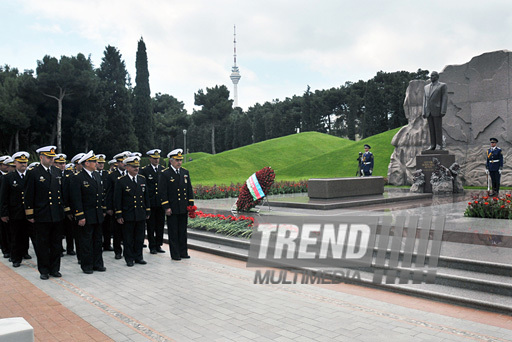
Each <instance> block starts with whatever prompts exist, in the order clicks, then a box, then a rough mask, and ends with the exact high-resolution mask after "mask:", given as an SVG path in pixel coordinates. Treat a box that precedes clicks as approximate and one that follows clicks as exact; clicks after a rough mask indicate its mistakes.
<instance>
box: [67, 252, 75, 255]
mask: <svg viewBox="0 0 512 342" xmlns="http://www.w3.org/2000/svg"><path fill="white" fill-rule="evenodd" d="M66 254H67V255H76V252H75V251H68V252H67V253H66Z"/></svg>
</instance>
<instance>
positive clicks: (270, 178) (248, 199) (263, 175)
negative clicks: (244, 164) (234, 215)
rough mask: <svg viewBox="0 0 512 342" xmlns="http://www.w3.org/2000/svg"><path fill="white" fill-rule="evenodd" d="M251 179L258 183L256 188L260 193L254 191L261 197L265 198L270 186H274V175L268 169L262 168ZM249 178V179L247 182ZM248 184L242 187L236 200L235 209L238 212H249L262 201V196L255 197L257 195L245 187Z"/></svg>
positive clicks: (272, 171)
mask: <svg viewBox="0 0 512 342" xmlns="http://www.w3.org/2000/svg"><path fill="white" fill-rule="evenodd" d="M251 178H252V179H254V178H255V180H254V181H256V179H257V182H258V183H259V187H258V188H259V190H260V191H258V190H256V192H257V193H259V192H262V195H263V196H265V195H267V194H268V193H269V191H270V188H271V187H272V184H274V179H275V178H276V174H275V172H274V170H272V169H271V168H270V167H264V168H263V169H261V170H259V171H258V172H256V173H255V174H254V175H253V176H251ZM251 178H249V180H250V179H251ZM249 180H248V182H249ZM248 182H246V184H244V185H243V186H242V189H241V190H240V194H239V195H238V200H237V201H236V209H237V210H238V211H249V210H251V209H252V208H254V207H255V206H257V205H258V204H260V203H261V202H262V201H263V196H261V197H257V195H255V194H254V190H253V189H249V187H248V186H247V183H248ZM255 188H256V186H255Z"/></svg>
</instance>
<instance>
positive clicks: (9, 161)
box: [2, 157, 15, 166]
mask: <svg viewBox="0 0 512 342" xmlns="http://www.w3.org/2000/svg"><path fill="white" fill-rule="evenodd" d="M2 163H4V165H9V166H15V165H14V159H13V158H12V157H9V158H5V159H4V161H3V162H2Z"/></svg>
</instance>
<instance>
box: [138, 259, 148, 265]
mask: <svg viewBox="0 0 512 342" xmlns="http://www.w3.org/2000/svg"><path fill="white" fill-rule="evenodd" d="M135 263H136V264H141V265H146V264H147V262H146V260H135Z"/></svg>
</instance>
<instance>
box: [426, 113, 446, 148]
mask: <svg viewBox="0 0 512 342" xmlns="http://www.w3.org/2000/svg"><path fill="white" fill-rule="evenodd" d="M427 121H428V129H429V131H430V144H431V145H433V146H436V145H439V146H443V117H442V116H432V115H430V116H429V117H428V118H427Z"/></svg>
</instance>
